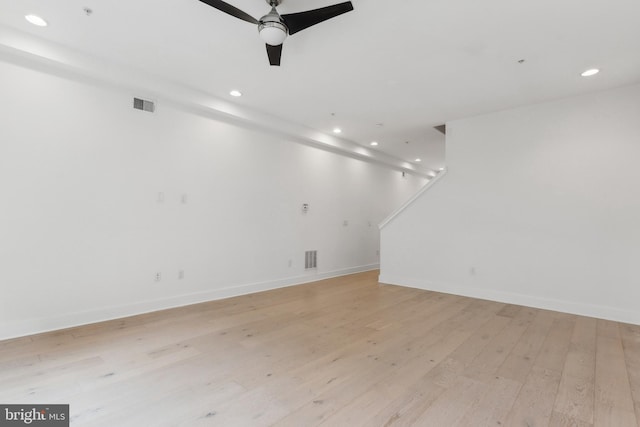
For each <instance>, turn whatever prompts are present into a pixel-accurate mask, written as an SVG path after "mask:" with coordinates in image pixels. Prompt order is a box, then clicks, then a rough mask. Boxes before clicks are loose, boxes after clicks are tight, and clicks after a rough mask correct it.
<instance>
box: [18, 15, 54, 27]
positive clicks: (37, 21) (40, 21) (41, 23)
mask: <svg viewBox="0 0 640 427" xmlns="http://www.w3.org/2000/svg"><path fill="white" fill-rule="evenodd" d="M24 19H26V20H27V21H29V22H30V23H31V24H33V25H36V26H38V27H46V26H47V25H49V24H47V21H45V20H44V19H42V18H40V17H39V16H38V15H31V14H30V15H25V16H24Z"/></svg>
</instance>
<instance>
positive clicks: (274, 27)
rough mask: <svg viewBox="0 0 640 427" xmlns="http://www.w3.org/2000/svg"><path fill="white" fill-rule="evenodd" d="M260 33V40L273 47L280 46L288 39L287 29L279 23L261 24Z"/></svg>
mask: <svg viewBox="0 0 640 427" xmlns="http://www.w3.org/2000/svg"><path fill="white" fill-rule="evenodd" d="M258 31H259V32H260V38H262V40H263V41H264V42H265V43H266V44H268V45H271V46H279V45H281V44H282V43H283V42H284V40H285V39H286V38H287V27H285V26H284V25H283V24H281V23H279V22H261V23H260V25H259V26H258Z"/></svg>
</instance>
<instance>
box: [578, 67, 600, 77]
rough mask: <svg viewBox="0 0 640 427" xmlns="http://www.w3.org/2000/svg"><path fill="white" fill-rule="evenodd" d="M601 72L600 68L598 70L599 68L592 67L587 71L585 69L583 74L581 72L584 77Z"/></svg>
mask: <svg viewBox="0 0 640 427" xmlns="http://www.w3.org/2000/svg"><path fill="white" fill-rule="evenodd" d="M599 72H600V70H598V69H597V68H591V69H589V70H587V71H584V72H583V73H582V74H580V75H581V76H582V77H591V76H595V75H596V74H598V73H599Z"/></svg>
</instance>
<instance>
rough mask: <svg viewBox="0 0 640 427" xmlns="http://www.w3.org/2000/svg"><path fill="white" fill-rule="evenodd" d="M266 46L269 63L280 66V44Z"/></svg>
mask: <svg viewBox="0 0 640 427" xmlns="http://www.w3.org/2000/svg"><path fill="white" fill-rule="evenodd" d="M266 46H267V55H269V64H271V65H277V66H280V57H281V56H282V45H281V44H280V45H278V46H271V45H270V44H268V45H266Z"/></svg>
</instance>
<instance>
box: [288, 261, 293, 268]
mask: <svg viewBox="0 0 640 427" xmlns="http://www.w3.org/2000/svg"><path fill="white" fill-rule="evenodd" d="M292 265H293V261H292V260H289V268H291V266H292Z"/></svg>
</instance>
